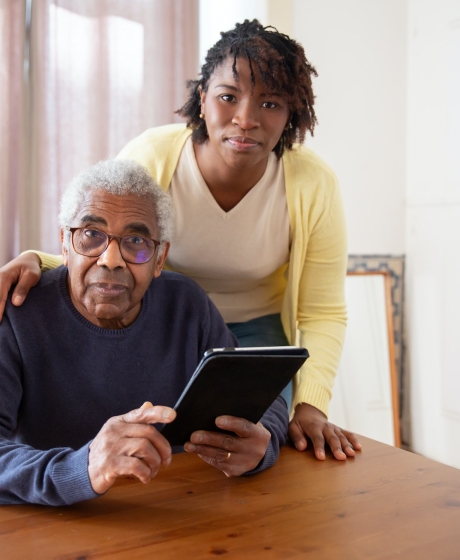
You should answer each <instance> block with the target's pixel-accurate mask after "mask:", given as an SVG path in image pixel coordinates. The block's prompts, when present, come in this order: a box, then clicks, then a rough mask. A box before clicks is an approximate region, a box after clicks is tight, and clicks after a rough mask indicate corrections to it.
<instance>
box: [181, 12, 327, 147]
mask: <svg viewBox="0 0 460 560" xmlns="http://www.w3.org/2000/svg"><path fill="white" fill-rule="evenodd" d="M228 57H232V58H233V66H232V68H233V75H234V77H235V80H237V81H238V72H237V69H236V61H237V59H238V58H245V59H246V60H247V61H248V64H249V69H250V75H251V83H252V85H255V74H254V67H253V65H254V64H255V65H256V66H257V70H258V73H259V75H260V79H261V80H262V83H263V85H264V87H265V89H266V90H267V91H268V92H276V93H279V94H280V95H282V96H284V97H285V98H286V100H287V102H288V106H289V112H290V121H289V125H288V126H287V127H286V128H285V129H284V130H283V134H282V135H281V138H280V139H279V141H278V143H277V144H276V146H275V148H274V149H273V151H274V152H275V154H276V156H277V157H278V158H280V157H281V156H282V155H283V152H284V150H285V149H287V150H290V149H292V147H293V145H294V143H295V142H303V140H304V139H305V134H306V132H307V130H309V131H310V133H311V135H312V136H313V131H314V128H315V124H316V122H317V121H316V115H315V110H314V108H313V105H314V102H315V96H314V94H313V89H312V80H311V77H312V75H313V76H317V75H318V74H317V73H316V70H315V69H314V67H313V66H312V65H311V64H310V63H309V62H308V60H307V59H306V57H305V51H304V50H303V47H302V45H300V44H299V43H297V42H296V41H294V40H293V39H291V38H290V37H288V36H287V35H284V34H283V33H279V31H277V30H276V29H275V28H274V27H271V26H268V27H263V26H262V25H261V24H260V22H259V21H258V20H256V19H254V20H252V21H249V20H247V19H246V20H245V21H244V23H237V24H236V26H235V28H234V29H231V30H230V31H226V32H222V33H221V39H220V40H219V41H217V43H216V44H215V45H214V46H213V47H211V48H210V49H209V51H208V53H207V55H206V59H205V63H204V64H203V66H202V68H201V73H200V76H201V77H200V78H199V79H198V80H189V81H188V82H187V87H188V89H189V98H188V100H187V102H186V103H185V105H184V106H183V107H182V108H181V109H179V110H178V111H177V113H178V114H179V115H181V116H182V117H185V118H186V119H187V126H188V127H191V128H192V129H193V133H192V140H193V142H196V143H198V144H202V143H203V142H205V141H206V139H207V138H208V131H207V129H206V122H205V120H204V119H201V118H200V113H201V104H200V90H201V89H202V90H203V91H207V89H208V84H209V80H210V79H211V77H212V75H213V74H214V72H215V71H216V69H217V68H219V66H221V65H222V64H223V62H224V61H225V60H226V59H227V58H228Z"/></svg>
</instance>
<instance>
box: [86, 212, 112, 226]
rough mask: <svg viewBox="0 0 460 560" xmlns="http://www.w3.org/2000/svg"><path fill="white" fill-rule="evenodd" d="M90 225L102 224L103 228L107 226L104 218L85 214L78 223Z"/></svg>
mask: <svg viewBox="0 0 460 560" xmlns="http://www.w3.org/2000/svg"><path fill="white" fill-rule="evenodd" d="M88 222H89V223H90V224H102V225H103V226H106V225H107V222H106V221H105V220H104V218H101V217H99V216H95V215H94V214H86V215H85V216H83V218H81V220H80V223H82V224H83V223H88Z"/></svg>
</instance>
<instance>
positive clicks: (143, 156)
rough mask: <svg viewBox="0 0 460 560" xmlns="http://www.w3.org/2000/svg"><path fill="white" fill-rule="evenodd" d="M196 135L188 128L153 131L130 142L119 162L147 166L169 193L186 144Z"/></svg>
mask: <svg viewBox="0 0 460 560" xmlns="http://www.w3.org/2000/svg"><path fill="white" fill-rule="evenodd" d="M191 133H192V131H191V129H190V128H187V127H186V126H185V124H168V125H165V126H157V127H154V128H149V129H147V130H146V131H144V132H143V133H142V134H140V135H139V136H137V137H136V138H134V139H133V140H131V141H130V142H128V144H127V145H126V146H125V147H124V148H123V149H122V150H121V152H120V153H119V154H118V156H117V158H119V159H131V160H134V161H137V162H138V163H140V164H141V165H143V166H144V167H145V168H146V169H147V170H148V171H149V173H150V174H151V175H152V176H153V177H154V179H156V181H157V182H158V183H159V184H160V186H162V187H163V188H164V189H167V188H168V186H169V183H170V181H171V177H172V174H173V173H174V170H175V168H176V165H177V161H178V160H179V156H180V153H181V151H182V148H183V147H184V144H185V142H186V140H187V138H189V136H190V135H191Z"/></svg>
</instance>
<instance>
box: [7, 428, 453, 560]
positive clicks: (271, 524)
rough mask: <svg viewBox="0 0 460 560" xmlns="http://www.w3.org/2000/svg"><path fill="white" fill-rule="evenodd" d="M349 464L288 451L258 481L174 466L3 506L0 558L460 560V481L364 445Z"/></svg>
mask: <svg viewBox="0 0 460 560" xmlns="http://www.w3.org/2000/svg"><path fill="white" fill-rule="evenodd" d="M360 440H361V442H362V443H363V449H364V450H363V452H362V453H359V454H357V457H356V458H355V459H354V460H347V461H346V462H339V461H336V460H334V459H332V458H331V457H328V459H327V460H326V461H324V462H319V461H316V460H315V459H314V458H313V456H312V454H311V452H307V453H299V452H297V451H295V450H294V449H291V448H288V447H286V448H284V449H283V450H282V453H281V457H280V459H279V461H278V463H277V464H276V465H275V466H274V467H273V468H272V469H270V470H268V471H266V472H264V473H262V474H259V475H257V476H254V477H247V478H245V477H242V478H226V477H225V476H224V475H223V474H222V473H220V472H219V471H217V470H215V469H213V468H212V467H210V466H209V465H206V464H205V463H204V462H202V461H201V460H200V459H198V458H197V457H196V456H193V455H188V454H182V455H176V456H175V457H174V460H173V462H172V464H171V466H170V467H169V468H168V469H165V470H163V471H162V472H161V473H160V474H159V475H158V477H157V478H155V479H154V480H153V481H152V482H150V484H148V485H147V486H144V485H142V484H140V483H137V482H135V481H131V480H121V481H119V483H117V486H116V487H114V488H112V489H111V490H110V491H109V492H108V494H106V495H105V496H104V497H102V498H100V499H97V500H92V501H88V502H84V503H81V504H76V505H74V506H69V507H62V508H51V507H41V506H1V507H0V558H1V559H2V560H15V559H21V560H23V559H25V558H27V559H29V558H30V559H31V558H33V559H41V558H59V559H70V558H74V559H80V560H82V559H90V558H98V559H101V558H110V559H111V560H112V559H113V560H118V559H129V560H135V559H137V558H157V559H158V558H160V559H161V558H177V559H189V558H190V559H195V558H215V557H216V556H222V557H224V558H238V559H241V558H242V559H246V558H250V559H258V558H264V559H265V558H267V559H269V558H283V559H284V558H306V557H308V559H309V560H311V559H317V558H320V559H336V558H337V559H340V560H358V559H366V560H368V559H374V558H379V559H383V558H387V559H394V558H403V559H405V560H407V559H412V558H417V559H424V558H426V559H430V560H432V559H435V560H442V559H446V558H449V559H458V558H460V470H457V469H454V468H451V467H447V466H445V465H441V464H439V463H436V462H434V461H430V460H428V459H425V458H423V457H419V456H417V455H414V454H411V453H408V452H406V451H401V450H400V449H395V448H393V447H389V446H387V445H384V444H381V443H377V442H375V441H372V440H370V439H366V438H364V437H361V438H360Z"/></svg>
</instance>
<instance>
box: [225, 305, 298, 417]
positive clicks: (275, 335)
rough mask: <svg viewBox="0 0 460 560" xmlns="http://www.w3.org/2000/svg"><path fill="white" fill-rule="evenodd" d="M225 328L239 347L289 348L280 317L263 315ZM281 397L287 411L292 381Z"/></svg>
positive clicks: (228, 324) (278, 315)
mask: <svg viewBox="0 0 460 560" xmlns="http://www.w3.org/2000/svg"><path fill="white" fill-rule="evenodd" d="M227 327H228V328H229V329H230V330H231V331H232V333H233V334H234V335H235V336H236V338H237V339H238V342H239V343H240V346H241V347H244V348H247V347H249V346H262V347H263V346H289V342H288V339H287V338H286V335H285V334H284V330H283V325H282V324H281V315H280V314H279V313H275V314H273V315H264V316H263V317H257V318H256V319H251V320H250V321H246V322H244V323H227ZM281 396H282V397H283V398H284V400H285V401H286V404H287V407H288V410H290V409H291V402H292V381H291V382H290V383H288V384H287V385H286V387H285V388H284V389H283V391H282V393H281Z"/></svg>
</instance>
